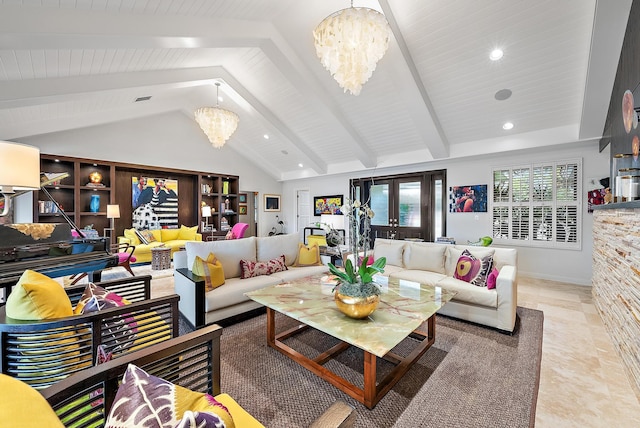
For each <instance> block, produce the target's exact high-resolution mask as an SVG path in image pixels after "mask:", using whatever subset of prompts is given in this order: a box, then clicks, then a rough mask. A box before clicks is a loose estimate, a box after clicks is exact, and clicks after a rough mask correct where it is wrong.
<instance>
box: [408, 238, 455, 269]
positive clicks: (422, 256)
mask: <svg viewBox="0 0 640 428" xmlns="http://www.w3.org/2000/svg"><path fill="white" fill-rule="evenodd" d="M446 250H447V247H446V246H445V245H442V244H434V243H428V242H412V243H410V244H406V245H405V246H404V252H403V254H402V261H403V262H404V267H405V268H407V269H416V270H426V271H430V272H436V273H442V274H444V272H445V270H444V260H445V254H446Z"/></svg>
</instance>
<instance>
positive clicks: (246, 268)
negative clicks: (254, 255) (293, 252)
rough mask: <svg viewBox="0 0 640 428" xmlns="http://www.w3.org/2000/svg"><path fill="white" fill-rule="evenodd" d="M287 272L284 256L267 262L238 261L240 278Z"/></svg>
mask: <svg viewBox="0 0 640 428" xmlns="http://www.w3.org/2000/svg"><path fill="white" fill-rule="evenodd" d="M285 270H288V269H287V265H286V264H285V256H284V254H283V255H281V256H279V257H276V258H275V259H271V260H269V261H267V262H252V261H250V260H240V278H241V279H246V278H253V277H254V276H260V275H271V274H272V273H276V272H282V271H285Z"/></svg>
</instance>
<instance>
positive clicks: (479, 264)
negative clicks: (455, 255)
mask: <svg viewBox="0 0 640 428" xmlns="http://www.w3.org/2000/svg"><path fill="white" fill-rule="evenodd" d="M492 267H493V255H492V254H489V255H487V256H485V257H482V258H477V257H475V256H474V255H473V254H471V253H470V252H469V250H464V251H463V252H462V254H461V255H460V258H459V259H458V263H457V264H456V270H455V272H454V274H453V276H454V278H456V279H459V280H462V281H465V282H468V283H470V284H473V285H476V286H478V287H486V286H487V277H488V276H489V272H491V268H492Z"/></svg>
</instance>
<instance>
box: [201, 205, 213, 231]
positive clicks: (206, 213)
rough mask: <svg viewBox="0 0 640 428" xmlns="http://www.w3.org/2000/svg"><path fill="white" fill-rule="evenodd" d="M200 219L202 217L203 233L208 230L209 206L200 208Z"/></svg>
mask: <svg viewBox="0 0 640 428" xmlns="http://www.w3.org/2000/svg"><path fill="white" fill-rule="evenodd" d="M202 217H204V222H205V223H204V229H203V232H204V231H207V230H208V229H209V217H211V207H210V206H209V205H205V206H203V207H202Z"/></svg>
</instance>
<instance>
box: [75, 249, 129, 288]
mask: <svg viewBox="0 0 640 428" xmlns="http://www.w3.org/2000/svg"><path fill="white" fill-rule="evenodd" d="M109 248H110V250H111V253H115V254H117V255H118V266H122V267H123V268H125V270H126V271H127V272H129V273H130V274H131V276H136V275H135V274H134V273H133V271H132V270H131V263H135V262H136V260H137V259H136V256H134V255H133V252H134V251H135V249H136V246H135V245H131V244H128V243H126V242H125V243H120V244H111V246H110V247H109ZM118 266H116V267H118ZM87 275H88V274H87V272H83V273H79V274H76V275H73V276H71V285H75V284H77V283H78V282H79V281H80V280H81V279H82V278H84V277H85V276H87Z"/></svg>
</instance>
